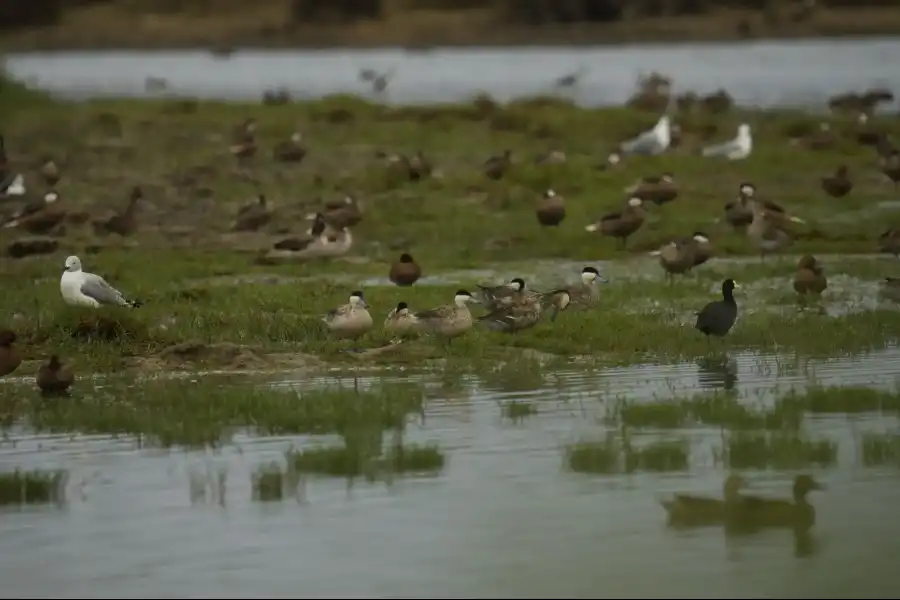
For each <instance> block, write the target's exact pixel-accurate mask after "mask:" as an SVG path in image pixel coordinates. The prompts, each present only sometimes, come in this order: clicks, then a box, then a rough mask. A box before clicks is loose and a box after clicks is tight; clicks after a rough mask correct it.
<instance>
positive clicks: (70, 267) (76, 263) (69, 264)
mask: <svg viewBox="0 0 900 600" xmlns="http://www.w3.org/2000/svg"><path fill="white" fill-rule="evenodd" d="M63 271H67V272H69V273H78V272H79V271H81V259H80V258H78V257H77V256H70V257H68V258H66V266H65V267H63Z"/></svg>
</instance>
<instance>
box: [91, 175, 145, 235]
mask: <svg viewBox="0 0 900 600" xmlns="http://www.w3.org/2000/svg"><path fill="white" fill-rule="evenodd" d="M143 197H144V192H143V190H141V188H140V186H134V187H133V188H132V189H131V195H130V197H129V199H128V205H127V206H126V207H125V210H123V211H122V212H120V213H117V214H115V215H113V216H111V217H109V218H108V219H106V220H103V221H94V223H93V226H94V233H96V234H97V235H106V234H109V233H115V234H117V235H120V236H122V237H125V236H129V235H131V234H133V233H134V232H135V231H137V227H138V220H137V210H138V203H139V202H140V201H141V199H142V198H143Z"/></svg>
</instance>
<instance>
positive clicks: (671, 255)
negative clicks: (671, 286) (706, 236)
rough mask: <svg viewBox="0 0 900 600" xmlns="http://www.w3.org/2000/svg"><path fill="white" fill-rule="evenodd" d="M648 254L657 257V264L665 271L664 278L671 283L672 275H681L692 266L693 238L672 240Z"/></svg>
mask: <svg viewBox="0 0 900 600" xmlns="http://www.w3.org/2000/svg"><path fill="white" fill-rule="evenodd" d="M650 255H651V256H658V257H659V264H660V266H661V267H662V268H663V271H665V273H666V279H668V280H669V283H671V282H672V281H674V278H673V277H672V276H673V275H683V274H685V273H687V272H688V271H689V270H691V268H692V267H693V266H694V240H693V239H692V238H678V239H677V240H672V241H671V242H669V243H668V244H665V245H664V246H663V247H662V248H660V249H659V250H655V251H653V252H651V253H650Z"/></svg>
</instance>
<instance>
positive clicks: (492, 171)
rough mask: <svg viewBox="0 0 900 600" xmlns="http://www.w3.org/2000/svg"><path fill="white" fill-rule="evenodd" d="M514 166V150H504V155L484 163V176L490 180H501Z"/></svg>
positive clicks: (492, 157)
mask: <svg viewBox="0 0 900 600" xmlns="http://www.w3.org/2000/svg"><path fill="white" fill-rule="evenodd" d="M511 165H512V150H504V151H503V154H499V155H496V156H491V157H490V158H488V159H487V160H486V161H484V165H483V167H484V174H485V176H487V178H488V179H493V180H494V181H497V180H498V179H501V178H502V177H503V176H504V175H505V174H506V171H507V170H509V167H510V166H511Z"/></svg>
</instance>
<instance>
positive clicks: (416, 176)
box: [406, 150, 434, 181]
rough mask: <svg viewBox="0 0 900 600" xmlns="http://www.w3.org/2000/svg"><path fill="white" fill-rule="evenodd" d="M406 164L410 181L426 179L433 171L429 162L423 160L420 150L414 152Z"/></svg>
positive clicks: (423, 156)
mask: <svg viewBox="0 0 900 600" xmlns="http://www.w3.org/2000/svg"><path fill="white" fill-rule="evenodd" d="M406 163H407V164H406V166H407V170H408V171H409V180H410V181H421V180H423V179H427V178H429V177H431V173H432V171H433V170H434V167H432V166H431V162H430V161H429V160H428V159H427V158H425V155H424V154H423V153H422V151H421V150H416V153H415V154H413V155H412V158H409V159H408V160H407V161H406Z"/></svg>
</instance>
